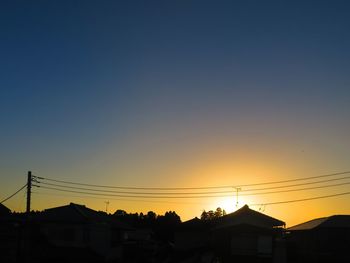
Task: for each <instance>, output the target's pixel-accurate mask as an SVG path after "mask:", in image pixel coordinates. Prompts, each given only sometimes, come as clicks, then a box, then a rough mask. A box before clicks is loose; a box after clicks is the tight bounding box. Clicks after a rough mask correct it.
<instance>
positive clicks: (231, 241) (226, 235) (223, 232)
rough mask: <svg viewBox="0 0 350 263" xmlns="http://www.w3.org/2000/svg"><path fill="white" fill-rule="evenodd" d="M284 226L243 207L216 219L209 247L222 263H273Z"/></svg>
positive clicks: (280, 222) (277, 221) (276, 220)
mask: <svg viewBox="0 0 350 263" xmlns="http://www.w3.org/2000/svg"><path fill="white" fill-rule="evenodd" d="M284 227H285V223H284V222H283V221H281V220H278V219H276V218H273V217H270V216H268V215H265V214H262V213H259V212H257V211H255V210H252V209H250V208H249V207H248V206H247V205H245V206H243V207H242V208H240V209H238V210H237V211H235V212H233V213H231V214H227V215H226V216H223V217H221V218H220V219H218V222H217V223H216V224H215V226H214V227H213V228H212V247H213V248H214V251H215V253H216V255H218V256H220V258H221V259H222V261H223V262H231V261H241V260H243V261H244V262H262V261H263V262H273V260H274V255H275V254H276V253H277V251H276V248H277V242H279V240H278V239H279V238H281V237H282V232H283V229H284ZM279 261H280V262H282V261H283V260H282V259H279Z"/></svg>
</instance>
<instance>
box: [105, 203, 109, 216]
mask: <svg viewBox="0 0 350 263" xmlns="http://www.w3.org/2000/svg"><path fill="white" fill-rule="evenodd" d="M105 204H106V213H107V214H108V205H109V201H105Z"/></svg>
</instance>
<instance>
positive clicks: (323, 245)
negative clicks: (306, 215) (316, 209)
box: [287, 215, 350, 262]
mask: <svg viewBox="0 0 350 263" xmlns="http://www.w3.org/2000/svg"><path fill="white" fill-rule="evenodd" d="M287 241H288V262H350V253H349V248H350V215H333V216H329V217H323V218H317V219H313V220H311V221H307V222H305V223H302V224H299V225H296V226H293V227H290V228H288V235H287Z"/></svg>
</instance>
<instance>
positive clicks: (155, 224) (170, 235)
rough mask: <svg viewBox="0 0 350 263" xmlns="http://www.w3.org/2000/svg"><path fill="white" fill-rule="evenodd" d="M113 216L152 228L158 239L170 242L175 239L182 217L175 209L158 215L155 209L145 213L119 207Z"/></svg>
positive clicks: (134, 224) (138, 226) (139, 226)
mask: <svg viewBox="0 0 350 263" xmlns="http://www.w3.org/2000/svg"><path fill="white" fill-rule="evenodd" d="M112 217H113V218H116V219H117V220H119V221H121V222H124V223H127V224H129V225H130V226H133V227H135V228H148V229H152V230H153V232H154V233H155V235H156V236H155V237H156V238H157V239H159V240H162V241H169V242H172V241H173V240H174V231H175V228H176V227H177V226H178V225H179V224H180V223H181V218H180V216H179V215H177V214H176V212H175V211H168V212H166V213H165V214H164V215H157V214H156V213H155V212H153V211H149V212H147V213H146V214H143V213H127V212H126V211H124V210H120V209H118V210H117V211H115V213H114V214H113V215H112Z"/></svg>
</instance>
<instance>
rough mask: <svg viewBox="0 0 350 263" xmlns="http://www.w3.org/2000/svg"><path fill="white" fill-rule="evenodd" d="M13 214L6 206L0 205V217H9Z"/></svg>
mask: <svg viewBox="0 0 350 263" xmlns="http://www.w3.org/2000/svg"><path fill="white" fill-rule="evenodd" d="M10 214H11V210H10V209H9V208H7V207H6V206H5V205H3V204H1V203H0V216H8V215H10Z"/></svg>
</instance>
